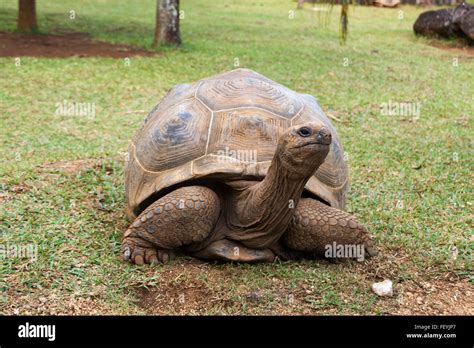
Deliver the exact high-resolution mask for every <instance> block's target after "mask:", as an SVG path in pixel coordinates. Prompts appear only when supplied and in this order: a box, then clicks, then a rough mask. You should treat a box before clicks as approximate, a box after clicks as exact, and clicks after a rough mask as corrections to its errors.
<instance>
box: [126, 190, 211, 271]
mask: <svg viewBox="0 0 474 348" xmlns="http://www.w3.org/2000/svg"><path fill="white" fill-rule="evenodd" d="M219 212H220V202H219V198H218V197H217V195H216V193H215V192H214V191H213V190H211V189H209V188H207V187H203V186H188V187H181V188H179V189H177V190H175V191H173V192H170V193H169V194H167V195H166V196H163V197H161V198H160V199H158V200H157V201H156V202H154V203H153V204H151V205H150V206H149V207H148V208H147V209H145V210H144V211H143V212H142V213H141V214H140V215H139V216H138V217H137V218H136V219H135V221H134V222H133V223H132V225H131V226H130V227H129V228H128V230H127V231H126V232H125V234H124V238H123V241H122V255H123V258H124V260H130V261H131V262H133V263H135V264H143V263H156V262H158V261H161V262H166V261H167V260H168V259H169V257H170V251H171V250H173V249H177V248H179V247H183V246H188V245H192V244H193V243H199V242H201V241H203V240H204V239H205V238H206V237H207V236H208V235H209V234H210V233H211V232H212V230H213V229H214V226H215V224H216V222H217V219H218V218H219Z"/></svg>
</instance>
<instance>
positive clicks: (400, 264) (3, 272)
mask: <svg viewBox="0 0 474 348" xmlns="http://www.w3.org/2000/svg"><path fill="white" fill-rule="evenodd" d="M17 3H18V1H16V0H4V1H2V3H1V5H0V31H13V30H14V29H15V25H16V23H15V20H16V11H17ZM181 6H182V10H184V19H182V22H181V26H182V28H181V29H182V38H183V41H184V45H183V46H182V47H181V48H179V49H170V48H159V50H160V51H161V52H160V54H159V55H157V56H154V57H133V58H131V59H130V64H129V65H127V64H125V61H124V60H123V59H112V58H64V59H50V58H33V57H31V58H30V57H23V58H21V65H20V66H16V64H15V62H16V61H15V59H14V58H0V77H1V78H0V110H1V112H0V119H1V127H0V157H1V158H2V165H1V168H0V178H1V179H0V180H1V181H0V222H1V229H0V245H3V248H7V247H8V246H10V247H11V246H27V245H29V244H32V245H34V246H36V247H37V258H36V259H35V260H32V259H27V258H19V257H16V258H15V257H3V258H2V260H1V264H0V290H1V293H0V313H2V314H14V313H15V314H56V313H61V314H148V313H154V314H387V313H399V314H442V313H458V314H471V315H472V314H474V296H473V295H474V290H473V287H472V282H473V277H472V245H473V234H472V226H473V224H472V216H473V214H472V212H473V210H472V181H473V176H472V172H473V161H472V138H473V137H472V136H473V130H472V116H473V111H474V106H473V91H474V78H473V71H474V60H473V59H472V58H470V57H468V56H467V55H465V54H463V53H462V52H461V51H453V50H450V51H447V50H442V49H439V48H435V47H432V46H430V45H429V43H430V42H429V41H428V40H426V39H421V38H417V37H415V36H414V35H413V32H412V25H413V23H414V21H415V19H416V18H417V15H418V14H419V13H420V12H422V11H423V9H421V8H415V7H401V8H399V9H379V8H369V7H354V8H351V13H350V35H349V38H348V42H347V44H346V45H345V46H341V45H340V44H339V39H338V14H339V8H338V7H335V8H334V9H333V12H332V14H331V22H330V24H329V25H328V26H323V25H322V24H321V21H319V20H318V12H315V11H311V10H310V6H309V5H308V7H307V9H305V10H303V11H295V14H294V15H295V17H294V19H290V18H289V17H291V13H289V11H291V10H295V8H296V4H295V3H294V2H291V1H282V0H259V1H237V0H234V1H232V0H225V1H204V0H192V1H182V5H181ZM37 10H38V22H39V25H40V30H41V32H43V33H53V32H62V33H64V32H71V31H74V32H87V33H89V34H90V35H91V36H92V37H93V38H95V39H97V40H102V41H107V42H111V43H120V44H131V45H136V46H139V47H142V48H147V49H150V44H151V41H152V33H153V28H154V11H155V1H152V0H147V1H136V2H130V1H128V2H127V1H118V0H115V1H114V0H103V1H100V2H99V1H83V2H81V3H80V5H79V3H78V2H77V1H72V0H64V1H39V2H38V9H37ZM70 10H75V11H76V19H75V20H70V19H69V11H70ZM237 61H238V63H239V64H240V67H246V68H250V69H253V70H255V71H258V72H260V73H262V74H264V75H266V76H267V77H269V78H270V79H272V80H274V81H277V82H279V83H281V84H284V85H286V86H288V87H289V88H292V89H294V90H296V91H298V92H304V93H309V94H313V95H314V96H316V97H317V98H318V100H319V102H320V104H321V106H322V108H323V109H324V110H326V111H327V112H328V113H329V114H331V115H332V116H334V117H336V118H337V119H338V120H339V121H334V125H335V127H336V128H337V130H338V132H339V135H340V137H341V139H342V142H343V144H344V147H345V151H346V153H347V157H348V161H349V166H350V168H351V182H352V184H351V189H350V191H349V195H348V207H347V209H348V210H349V211H351V212H353V213H354V214H355V215H357V216H358V217H359V219H360V220H361V221H362V222H363V223H365V224H366V225H367V226H368V227H369V229H370V230H371V232H372V234H373V235H374V236H375V240H376V245H377V247H378V249H379V252H380V255H379V256H378V257H376V258H374V259H371V260H367V261H365V262H362V263H357V262H344V263H336V264H335V263H330V262H327V261H324V260H320V261H301V262H277V263H274V264H262V265H246V264H218V263H215V264H214V263H205V262H201V261H198V260H195V259H192V258H190V257H185V256H183V257H180V258H177V259H176V260H174V261H173V262H171V263H170V264H167V265H159V266H154V267H150V266H143V267H137V266H133V265H130V264H126V263H124V262H122V261H121V260H120V258H119V250H120V242H121V236H122V233H123V231H124V230H125V229H126V227H127V226H128V221H127V219H126V217H125V213H124V209H125V197H124V187H123V183H124V173H123V166H124V155H125V152H126V150H127V146H128V142H129V140H130V139H131V137H132V135H133V133H134V132H135V131H136V130H137V129H138V127H139V126H140V124H141V122H142V120H143V118H144V117H145V115H146V112H147V111H149V110H151V108H152V107H153V106H154V105H155V104H156V103H157V102H158V101H159V100H160V98H161V97H162V96H163V95H164V94H165V93H166V92H167V90H168V89H170V88H171V87H172V86H174V85H175V84H178V83H183V82H189V81H195V80H197V79H200V78H203V77H207V76H210V75H213V74H216V73H219V72H223V71H226V70H230V69H233V68H234V64H235V63H236V62H237ZM64 100H67V101H69V102H77V103H94V104H95V107H96V112H95V117H80V116H79V117H78V116H76V117H74V116H58V115H56V114H55V111H56V108H57V104H58V103H62V102H63V101H64ZM401 102H404V103H413V104H411V105H417V106H419V107H420V113H419V117H413V116H407V115H405V116H404V115H386V114H384V113H382V112H381V105H383V104H384V103H392V104H393V103H401ZM3 255H4V254H3ZM385 278H388V279H391V280H392V281H393V283H394V296H393V297H391V298H379V297H377V296H376V295H375V294H374V293H373V292H372V291H371V284H372V283H373V282H375V281H381V280H383V279H385Z"/></svg>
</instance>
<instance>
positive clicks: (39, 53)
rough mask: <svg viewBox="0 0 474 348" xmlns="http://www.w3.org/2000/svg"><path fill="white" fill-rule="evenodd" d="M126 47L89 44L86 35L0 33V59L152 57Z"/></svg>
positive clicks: (93, 41) (92, 42)
mask: <svg viewBox="0 0 474 348" xmlns="http://www.w3.org/2000/svg"><path fill="white" fill-rule="evenodd" d="M157 54H158V52H152V51H147V50H144V49H142V48H138V47H134V46H128V45H113V44H110V43H107V42H102V41H95V40H92V39H91V38H90V37H89V35H88V34H86V33H68V34H64V35H43V34H19V33H8V32H0V57H47V58H66V57H110V58H127V57H131V56H147V57H148V56H155V55H157Z"/></svg>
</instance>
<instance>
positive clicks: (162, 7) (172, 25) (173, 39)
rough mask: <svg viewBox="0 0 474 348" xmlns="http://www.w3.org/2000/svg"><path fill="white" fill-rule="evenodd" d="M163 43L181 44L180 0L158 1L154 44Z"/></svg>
mask: <svg viewBox="0 0 474 348" xmlns="http://www.w3.org/2000/svg"><path fill="white" fill-rule="evenodd" d="M161 43H166V44H174V45H179V44H181V34H180V32H179V0H157V1H156V27H155V36H154V38H153V46H156V45H157V44H161Z"/></svg>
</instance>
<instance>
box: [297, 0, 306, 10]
mask: <svg viewBox="0 0 474 348" xmlns="http://www.w3.org/2000/svg"><path fill="white" fill-rule="evenodd" d="M303 7H304V0H298V7H297V8H298V9H302V8H303Z"/></svg>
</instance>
